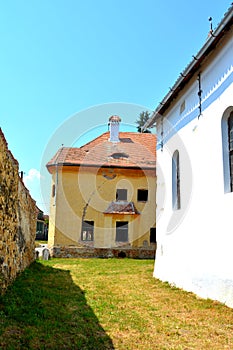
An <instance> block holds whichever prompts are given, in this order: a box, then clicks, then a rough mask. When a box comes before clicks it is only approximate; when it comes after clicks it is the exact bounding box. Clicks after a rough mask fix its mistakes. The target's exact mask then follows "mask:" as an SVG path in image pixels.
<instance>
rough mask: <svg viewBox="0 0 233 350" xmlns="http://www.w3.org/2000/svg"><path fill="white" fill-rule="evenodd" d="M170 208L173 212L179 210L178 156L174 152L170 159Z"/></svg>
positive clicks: (177, 153)
mask: <svg viewBox="0 0 233 350" xmlns="http://www.w3.org/2000/svg"><path fill="white" fill-rule="evenodd" d="M172 206H173V209H174V210H178V209H180V208H181V203H180V156H179V152H178V151H175V153H174V154H173V157H172Z"/></svg>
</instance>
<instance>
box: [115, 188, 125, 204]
mask: <svg viewBox="0 0 233 350" xmlns="http://www.w3.org/2000/svg"><path fill="white" fill-rule="evenodd" d="M116 200H117V201H127V190H124V189H119V188H118V189H117V191H116Z"/></svg>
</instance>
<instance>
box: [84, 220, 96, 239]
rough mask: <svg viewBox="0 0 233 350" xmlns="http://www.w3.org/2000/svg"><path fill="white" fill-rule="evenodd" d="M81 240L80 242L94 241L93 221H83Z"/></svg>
mask: <svg viewBox="0 0 233 350" xmlns="http://www.w3.org/2000/svg"><path fill="white" fill-rule="evenodd" d="M81 239H82V241H93V240H94V221H83V224H82V235H81Z"/></svg>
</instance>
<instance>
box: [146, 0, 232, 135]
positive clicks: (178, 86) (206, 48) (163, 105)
mask: <svg viewBox="0 0 233 350" xmlns="http://www.w3.org/2000/svg"><path fill="white" fill-rule="evenodd" d="M232 22H233V6H232V7H231V8H230V9H229V10H228V12H227V13H226V14H225V16H224V18H223V19H222V21H221V22H220V24H219V25H218V27H217V28H216V29H215V31H214V32H213V33H212V34H211V36H210V38H209V39H208V40H207V41H206V42H205V44H204V45H203V46H202V48H201V50H200V51H199V52H198V53H197V55H196V56H193V57H194V58H193V60H192V61H191V62H190V64H189V65H188V66H187V68H185V70H184V71H183V72H182V73H181V75H180V77H179V78H178V79H177V81H176V82H175V84H174V85H173V87H172V88H171V89H170V91H169V92H168V93H167V95H166V96H165V97H164V98H163V100H162V102H160V104H159V105H158V107H157V108H156V109H155V111H154V112H153V114H152V116H151V118H150V119H149V120H148V121H147V122H146V123H145V125H144V126H143V128H142V129H143V130H145V129H147V128H149V127H151V126H152V125H153V124H154V123H155V122H156V121H157V120H158V119H159V118H161V116H162V115H163V113H164V112H165V111H166V110H167V109H168V107H169V106H170V104H171V102H172V100H174V99H175V98H176V96H177V95H178V93H179V92H180V91H181V90H182V89H183V87H184V86H185V84H186V83H187V82H188V81H189V80H190V79H191V78H192V77H193V75H194V73H195V72H196V71H197V70H198V69H199V68H200V65H201V63H202V61H203V60H205V59H206V56H207V55H208V54H209V53H210V52H211V51H213V49H214V48H215V47H216V45H217V44H218V42H219V41H220V40H221V38H222V37H223V36H224V34H225V33H226V32H227V31H228V30H229V29H230V27H231V26H232Z"/></svg>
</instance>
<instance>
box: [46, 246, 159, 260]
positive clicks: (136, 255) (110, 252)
mask: <svg viewBox="0 0 233 350" xmlns="http://www.w3.org/2000/svg"><path fill="white" fill-rule="evenodd" d="M155 252H156V247H154V248H148V249H142V248H90V247H82V248H80V247H64V246H63V247H57V246H54V247H52V248H50V255H51V257H53V258H132V259H154V258H155Z"/></svg>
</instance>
